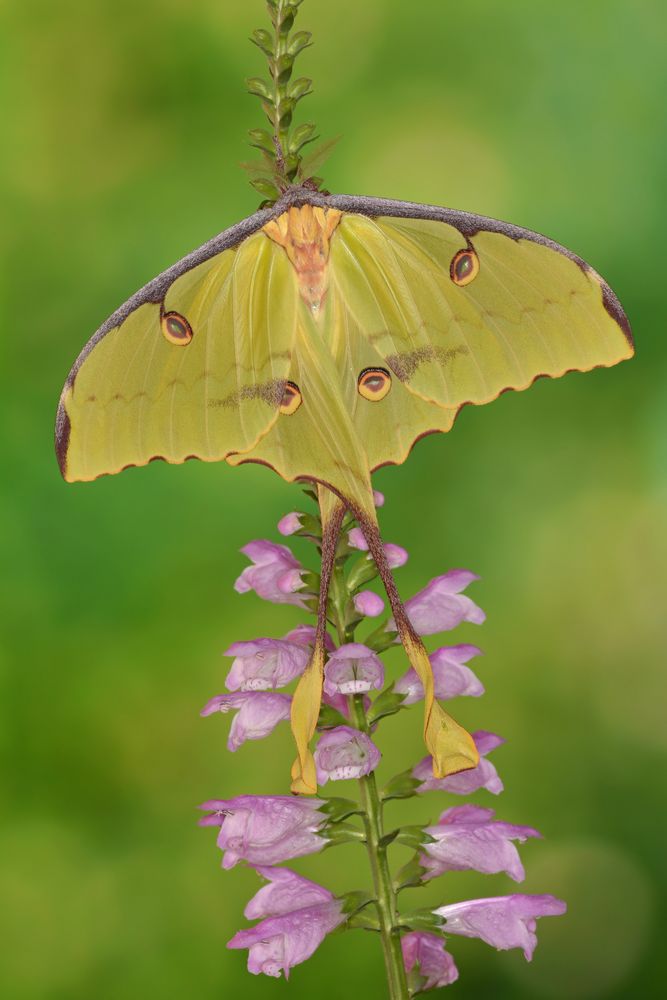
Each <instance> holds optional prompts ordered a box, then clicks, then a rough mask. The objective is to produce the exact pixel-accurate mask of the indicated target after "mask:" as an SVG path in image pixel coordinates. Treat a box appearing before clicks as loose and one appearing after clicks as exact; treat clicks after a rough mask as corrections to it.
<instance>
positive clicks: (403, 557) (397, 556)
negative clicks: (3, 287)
mask: <svg viewBox="0 0 667 1000" xmlns="http://www.w3.org/2000/svg"><path fill="white" fill-rule="evenodd" d="M347 542H348V545H349V546H350V548H352V549H359V551H360V552H368V542H367V541H366V539H365V538H364V533H363V531H362V530H361V528H352V530H351V531H348V533H347ZM384 551H385V555H386V556H387V562H388V563H389V568H390V569H398V568H399V566H405V564H406V562H407V561H408V559H409V556H408V553H407V551H406V550H405V549H404V548H401V546H400V545H394V544H393V543H392V542H387V543H386V545H385V547H384Z"/></svg>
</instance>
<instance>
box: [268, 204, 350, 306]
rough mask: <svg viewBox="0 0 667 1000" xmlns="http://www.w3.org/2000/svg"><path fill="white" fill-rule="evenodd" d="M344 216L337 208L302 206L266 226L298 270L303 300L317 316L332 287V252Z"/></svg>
mask: <svg viewBox="0 0 667 1000" xmlns="http://www.w3.org/2000/svg"><path fill="white" fill-rule="evenodd" d="M341 214H342V213H341V212H339V211H338V210H337V209H335V208H316V207H315V206H313V205H302V206H301V207H300V208H295V207H292V208H290V209H288V211H287V212H284V213H283V214H282V215H280V216H279V217H278V218H277V219H273V220H272V221H271V222H268V223H267V224H266V225H265V226H264V232H265V233H266V235H267V236H268V237H269V238H270V239H272V240H273V241H274V243H277V244H278V246H281V247H284V249H285V252H286V253H287V256H288V257H289V259H290V261H291V263H292V266H293V267H294V270H295V271H296V274H297V278H298V281H299V290H300V292H301V297H302V299H303V300H304V302H305V303H306V305H307V306H308V307H309V308H310V309H311V311H312V312H313V313H315V314H317V313H318V312H319V310H320V307H321V305H322V303H323V301H324V298H325V296H326V293H327V288H328V286H329V273H328V272H329V250H330V247H331V238H332V236H333V234H334V232H335V231H336V227H337V226H338V223H339V222H340V219H341Z"/></svg>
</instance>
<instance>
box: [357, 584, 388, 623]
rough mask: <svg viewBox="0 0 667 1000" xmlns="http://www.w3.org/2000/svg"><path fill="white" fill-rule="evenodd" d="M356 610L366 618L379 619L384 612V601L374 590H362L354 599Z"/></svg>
mask: <svg viewBox="0 0 667 1000" xmlns="http://www.w3.org/2000/svg"><path fill="white" fill-rule="evenodd" d="M354 610H355V611H356V612H357V613H358V614H360V615H363V616H364V617H365V618H377V616H378V615H381V614H382V612H383V611H384V601H383V600H382V598H381V597H380V595H379V594H376V593H374V592H373V591H372V590H362V591H361V593H360V594H357V595H356V597H355V598H354Z"/></svg>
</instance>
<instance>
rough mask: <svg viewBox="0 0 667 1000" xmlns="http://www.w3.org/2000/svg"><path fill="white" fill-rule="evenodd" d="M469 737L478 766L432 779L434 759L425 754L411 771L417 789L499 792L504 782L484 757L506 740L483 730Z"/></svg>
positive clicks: (465, 792)
mask: <svg viewBox="0 0 667 1000" xmlns="http://www.w3.org/2000/svg"><path fill="white" fill-rule="evenodd" d="M472 738H473V740H474V741H475V746H476V747H477V749H478V750H479V753H480V756H481V759H480V762H479V764H478V765H477V767H474V768H473V769H472V770H470V771H460V772H459V773H458V774H450V775H449V777H448V778H434V777H433V762H432V760H431V758H430V757H424V759H423V760H421V761H420V762H419V764H417V766H416V767H415V768H414V769H413V771H412V776H413V778H417V780H418V781H421V782H422V784H421V785H420V787H419V789H418V791H419V792H420V793H422V792H450V793H453V794H454V795H472V793H473V792H476V791H478V789H480V788H486V790H487V791H488V792H491V793H492V795H500V793H501V792H502V790H503V783H502V781H501V780H500V778H499V777H498V772H497V771H496V769H495V767H494V766H493V764H492V763H491V761H489V760H487V759H486V755H487V754H488V753H491V751H492V750H495V749H496V747H499V746H502V744H503V743H504V742H505V740H504V739H503V738H502V736H496V735H495V734H494V733H486V732H484V731H483V730H478V732H476V733H473V734H472Z"/></svg>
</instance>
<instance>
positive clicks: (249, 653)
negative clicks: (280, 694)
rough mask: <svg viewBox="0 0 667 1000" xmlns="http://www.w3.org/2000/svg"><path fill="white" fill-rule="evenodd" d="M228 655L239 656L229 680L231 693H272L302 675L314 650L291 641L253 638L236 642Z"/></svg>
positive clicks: (236, 658)
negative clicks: (248, 640)
mask: <svg viewBox="0 0 667 1000" xmlns="http://www.w3.org/2000/svg"><path fill="white" fill-rule="evenodd" d="M224 655H225V656H233V657H235V659H234V662H233V663H232V668H231V670H230V671H229V673H228V674H227V678H226V680H225V685H226V687H227V689H228V690H229V691H239V690H240V691H270V690H271V689H272V688H279V687H284V686H285V685H286V684H289V683H290V681H293V680H294V678H295V677H300V676H301V674H302V673H303V671H304V670H305V668H306V665H307V663H308V660H309V659H310V650H309V649H308V647H307V646H305V645H304V644H303V643H300V642H290V641H288V640H287V639H252V640H251V641H250V642H235V643H234V644H233V645H232V646H230V647H229V649H228V650H227V651H226V653H225V654H224Z"/></svg>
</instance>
